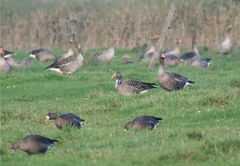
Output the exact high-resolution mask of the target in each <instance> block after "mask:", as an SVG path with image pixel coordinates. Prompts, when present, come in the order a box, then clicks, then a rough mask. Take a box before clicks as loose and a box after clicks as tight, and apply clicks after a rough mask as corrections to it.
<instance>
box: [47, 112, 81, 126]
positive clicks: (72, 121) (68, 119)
mask: <svg viewBox="0 0 240 166" xmlns="http://www.w3.org/2000/svg"><path fill="white" fill-rule="evenodd" d="M48 120H55V125H56V127H57V128H59V129H62V128H63V127H64V126H70V127H77V128H80V127H81V126H82V125H83V124H84V122H85V120H83V119H81V118H80V117H79V116H78V115H75V114H72V113H66V114H61V115H58V114H56V113H52V112H49V113H48V114H47V115H46V121H48Z"/></svg>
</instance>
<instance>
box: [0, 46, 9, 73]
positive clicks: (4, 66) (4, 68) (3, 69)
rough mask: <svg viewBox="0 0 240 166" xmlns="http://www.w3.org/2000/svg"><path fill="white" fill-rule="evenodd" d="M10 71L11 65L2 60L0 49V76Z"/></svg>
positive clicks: (0, 49) (2, 53) (1, 49)
mask: <svg viewBox="0 0 240 166" xmlns="http://www.w3.org/2000/svg"><path fill="white" fill-rule="evenodd" d="M11 70H12V67H11V65H9V63H8V62H7V61H6V59H5V58H4V51H3V48H0V74H7V73H9V72H10V71H11Z"/></svg>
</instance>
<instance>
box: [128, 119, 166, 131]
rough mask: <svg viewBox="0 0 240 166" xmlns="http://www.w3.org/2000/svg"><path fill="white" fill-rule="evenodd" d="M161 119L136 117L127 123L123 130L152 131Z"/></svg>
mask: <svg viewBox="0 0 240 166" xmlns="http://www.w3.org/2000/svg"><path fill="white" fill-rule="evenodd" d="M160 120H162V118H158V117H154V116H138V117H136V118H135V119H133V120H132V121H129V122H128V123H127V124H125V126H124V129H125V130H128V129H130V128H132V129H138V130H139V129H148V130H153V129H155V128H156V126H157V125H158V124H159V123H160Z"/></svg>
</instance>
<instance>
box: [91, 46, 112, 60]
mask: <svg viewBox="0 0 240 166" xmlns="http://www.w3.org/2000/svg"><path fill="white" fill-rule="evenodd" d="M114 55H115V49H114V48H113V47H111V48H109V49H108V50H106V51H103V52H97V53H95V54H94V55H93V57H94V59H96V60H97V61H100V62H108V61H110V60H111V59H112V58H113V57H114Z"/></svg>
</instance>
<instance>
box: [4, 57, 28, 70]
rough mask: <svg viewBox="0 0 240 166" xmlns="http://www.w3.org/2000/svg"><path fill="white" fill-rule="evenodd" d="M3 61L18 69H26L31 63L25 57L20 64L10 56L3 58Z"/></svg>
mask: <svg viewBox="0 0 240 166" xmlns="http://www.w3.org/2000/svg"><path fill="white" fill-rule="evenodd" d="M5 59H6V61H7V62H8V63H9V65H11V66H13V67H19V68H22V67H26V66H28V65H30V64H31V63H32V61H31V59H30V58H27V57H26V58H24V59H23V60H22V61H20V62H18V61H17V60H16V59H15V58H14V57H13V56H12V55H8V56H5Z"/></svg>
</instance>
